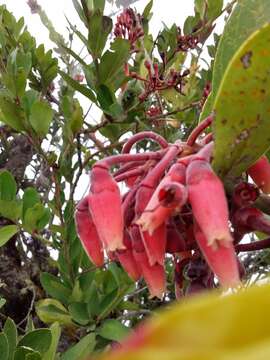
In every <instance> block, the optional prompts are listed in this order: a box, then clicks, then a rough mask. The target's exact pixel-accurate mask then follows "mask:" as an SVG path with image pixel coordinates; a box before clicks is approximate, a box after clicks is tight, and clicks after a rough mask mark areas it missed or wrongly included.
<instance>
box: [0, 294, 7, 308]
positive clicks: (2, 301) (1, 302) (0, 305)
mask: <svg viewBox="0 0 270 360" xmlns="http://www.w3.org/2000/svg"><path fill="white" fill-rule="evenodd" d="M5 303H6V300H5V299H3V298H1V297H0V309H1V307H3V306H4V305H5Z"/></svg>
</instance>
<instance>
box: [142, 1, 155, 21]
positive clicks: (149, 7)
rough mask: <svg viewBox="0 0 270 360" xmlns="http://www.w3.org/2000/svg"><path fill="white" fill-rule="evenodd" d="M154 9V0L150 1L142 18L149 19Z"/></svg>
mask: <svg viewBox="0 0 270 360" xmlns="http://www.w3.org/2000/svg"><path fill="white" fill-rule="evenodd" d="M152 7H153V0H150V1H149V3H148V4H147V5H146V7H145V8H144V10H143V14H142V16H143V18H144V19H148V18H149V15H150V12H151V10H152Z"/></svg>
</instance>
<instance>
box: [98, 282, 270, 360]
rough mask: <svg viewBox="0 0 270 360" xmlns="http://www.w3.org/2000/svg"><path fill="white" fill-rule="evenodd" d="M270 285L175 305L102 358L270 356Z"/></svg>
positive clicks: (262, 359)
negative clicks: (117, 348) (119, 347)
mask: <svg viewBox="0 0 270 360" xmlns="http://www.w3.org/2000/svg"><path fill="white" fill-rule="evenodd" d="M269 303H270V285H269V284H268V285H263V286H256V287H252V288H249V289H247V290H246V289H243V290H240V291H239V292H238V293H236V294H232V295H227V296H221V295H220V294H219V293H217V292H214V293H211V294H206V295H202V296H197V297H194V298H192V299H188V300H186V301H183V302H182V303H179V304H175V305H173V306H172V308H171V309H170V310H165V311H163V312H161V313H160V314H159V315H157V316H156V317H153V318H152V319H150V320H149V321H148V322H145V323H144V324H143V326H142V327H140V328H138V330H137V334H136V335H133V336H131V337H129V338H128V339H127V340H126V341H124V342H123V348H122V350H121V351H115V352H112V353H110V354H107V355H105V356H104V357H102V360H116V359H117V360H135V359H136V360H150V359H155V360H176V359H177V360H178V359H179V360H204V359H205V360H236V359H237V360H266V359H270V326H269V324H270V306H269Z"/></svg>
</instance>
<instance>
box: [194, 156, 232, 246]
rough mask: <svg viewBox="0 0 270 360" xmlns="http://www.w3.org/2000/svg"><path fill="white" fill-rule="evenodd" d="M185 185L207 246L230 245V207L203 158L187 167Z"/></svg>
mask: <svg viewBox="0 0 270 360" xmlns="http://www.w3.org/2000/svg"><path fill="white" fill-rule="evenodd" d="M187 187H188V197H189V202H190V204H191V207H192V211H193V215H194V217H195V219H196V221H197V222H198V224H199V226H200V228H201V230H202V232H203V233H204V235H205V237H206V239H207V243H208V245H210V246H213V248H215V247H219V245H221V244H222V245H223V246H228V247H230V246H231V243H232V241H233V239H232V236H231V234H230V229H229V223H228V221H229V211H228V205H227V200H226V195H225V192H224V188H223V184H222V182H221V180H220V179H219V178H218V177H217V175H216V174H215V173H214V171H213V170H212V168H211V166H210V164H209V163H208V162H207V161H205V160H193V161H192V162H191V163H190V164H189V166H188V167H187Z"/></svg>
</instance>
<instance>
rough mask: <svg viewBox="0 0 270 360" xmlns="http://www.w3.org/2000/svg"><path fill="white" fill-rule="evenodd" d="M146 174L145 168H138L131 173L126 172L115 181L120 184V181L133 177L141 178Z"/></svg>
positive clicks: (116, 177) (130, 171)
mask: <svg viewBox="0 0 270 360" xmlns="http://www.w3.org/2000/svg"><path fill="white" fill-rule="evenodd" d="M144 172H145V169H144V168H142V167H141V168H136V169H132V170H129V171H126V172H125V173H123V174H120V175H117V176H115V177H114V179H115V181H117V182H120V181H124V180H126V179H128V178H130V177H132V176H139V175H142V174H143V173H144Z"/></svg>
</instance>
